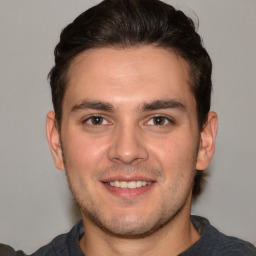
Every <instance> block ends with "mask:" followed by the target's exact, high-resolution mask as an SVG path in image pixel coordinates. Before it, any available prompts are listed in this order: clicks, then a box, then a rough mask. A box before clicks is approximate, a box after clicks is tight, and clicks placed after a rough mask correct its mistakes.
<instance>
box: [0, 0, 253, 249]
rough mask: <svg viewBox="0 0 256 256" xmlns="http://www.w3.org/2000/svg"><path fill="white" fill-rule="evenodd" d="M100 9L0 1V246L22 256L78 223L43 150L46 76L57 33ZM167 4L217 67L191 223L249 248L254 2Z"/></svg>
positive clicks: (184, 0)
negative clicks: (203, 221)
mask: <svg viewBox="0 0 256 256" xmlns="http://www.w3.org/2000/svg"><path fill="white" fill-rule="evenodd" d="M97 2H98V1H96V0H87V1H86V0H75V1H71V0H69V1H68V0H37V1H34V0H23V1H17V0H8V1H5V0H0V65H1V66H0V122H1V125H0V174H1V175H0V242H4V243H7V244H10V245H12V246H13V247H15V248H16V249H23V250H24V251H25V252H26V253H32V252H33V251H35V250H36V249H37V248H39V247H40V246H42V245H44V244H46V243H48V242H50V241H51V239H52V238H54V237H55V236H56V235H58V234H60V233H64V232H67V231H68V230H69V229H70V228H71V227H72V226H73V224H74V223H75V222H76V221H77V219H78V218H79V216H78V215H77V212H76V210H75V203H74V202H73V199H72V196H71V194H70V192H69V188H68V185H67V182H66V177H65V173H64V172H61V171H58V170H56V169H55V166H54V163H53V160H52V157H51V155H50V151H49V149H48V145H47V141H46V136H45V119H46V113H47V112H48V111H49V110H51V109H52V105H51V98H50V87H49V84H48V82H47V74H48V72H49V70H50V68H51V67H52V66H53V49H54V47H55V45H56V44H57V42H58V40H59V34H60V31H61V30H62V29H63V28H64V27H65V26H66V25H67V24H68V23H70V22H71V21H72V20H73V19H74V18H75V17H76V16H77V15H78V14H80V13H81V12H83V11H84V10H85V9H87V8H88V7H90V6H92V5H94V4H95V3H97ZM169 3H173V4H174V5H175V6H176V7H178V8H180V9H182V10H183V11H184V12H185V13H186V14H188V15H189V16H191V17H192V18H193V19H194V20H195V21H196V20H197V17H198V18H199V33H200V34H201V36H202V37H203V40H204V45H205V46H206V48H207V50H208V52H209V54H210V55H211V57H212V61H213V67H214V71H213V84H214V92H213V106H212V109H213V110H215V111H217V113H218V115H219V132H218V138H217V148H216V154H215V157H214V159H213V161H212V164H211V166H210V168H209V170H208V173H209V178H208V184H207V186H206V189H205V191H204V194H203V195H202V196H201V197H200V198H199V200H198V201H197V202H196V203H195V204H194V205H193V209H192V213H194V214H198V215H202V216H205V217H207V218H208V219H209V220H210V221H211V223H212V224H214V225H215V226H216V227H217V228H218V229H219V230H221V231H223V232H225V233H226V234H229V235H234V236H238V237H240V238H243V239H245V240H248V241H250V242H252V243H254V244H256V200H255V199H256V186H255V183H256V163H255V160H256V101H255V97H256V89H255V88H256V85H255V81H256V65H255V60H256V50H255V46H256V15H255V11H256V1H255V0H243V1H241V0H225V1H223V0H214V1H205V0H177V1H169ZM152 207H154V206H153V205H152Z"/></svg>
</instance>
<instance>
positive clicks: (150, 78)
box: [64, 46, 193, 104]
mask: <svg viewBox="0 0 256 256" xmlns="http://www.w3.org/2000/svg"><path fill="white" fill-rule="evenodd" d="M189 79H190V76H189V67H188V64H187V63H186V61H185V60H184V59H182V58H181V57H179V56H177V55H176V54H175V53H173V52H171V51H169V50H166V49H163V48H158V47H154V46H140V47H136V48H135V47H132V48H128V49H116V48H100V49H93V50H89V51H86V52H84V53H82V54H80V55H78V56H77V57H76V58H75V59H74V60H73V62H72V63H71V66H70V70H69V77H68V83H67V90H66V93H65V97H64V101H68V102H67V103H69V104H71V102H72V103H78V102H79V101H82V100H83V99H84V98H87V99H91V100H101V101H115V102H113V103H114V104H115V103H117V102H119V103H123V104H124V103H125V102H126V103H128V104H131V101H132V103H133V104H136V103H138V104H141V101H143V100H144V101H151V100H161V99H163V98H167V97H168V98H169V97H170V98H174V99H176V100H179V101H189V100H190V101H191V100H192V101H193V95H192V93H191V90H190V87H189Z"/></svg>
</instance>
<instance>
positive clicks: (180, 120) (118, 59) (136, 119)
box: [57, 46, 199, 236]
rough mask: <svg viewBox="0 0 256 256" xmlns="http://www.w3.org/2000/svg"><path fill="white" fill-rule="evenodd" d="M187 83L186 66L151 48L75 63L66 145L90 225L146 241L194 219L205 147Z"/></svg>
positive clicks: (102, 53) (100, 52) (95, 53)
mask: <svg viewBox="0 0 256 256" xmlns="http://www.w3.org/2000/svg"><path fill="white" fill-rule="evenodd" d="M189 79H190V78H189V74H188V67H187V64H186V63H185V61H184V60H182V59H181V58H178V57H177V56H176V55H175V54H173V53H171V52H169V51H167V50H165V49H162V48H156V47H153V46H143V47H138V48H130V49H125V50H120V49H112V48H102V49H95V50H90V51H87V52H85V53H83V54H81V55H80V56H78V57H77V58H76V59H75V60H74V61H73V63H72V65H71V70H70V73H69V81H68V86H67V90H66V93H65V97H64V100H63V117H62V124H61V141H62V149H63V155H64V163H65V169H66V173H67V177H68V180H69V183H70V187H71V189H72V192H73V193H74V196H75V198H76V200H77V202H78V204H79V205H80V207H81V212H82V217H83V218H84V220H87V221H88V222H91V223H94V224H97V226H99V227H101V228H103V229H105V230H108V231H109V232H111V233H113V234H115V235H121V236H134V235H138V236H140V235H146V234H149V233H152V232H154V231H155V230H157V229H159V227H161V226H163V225H164V224H166V223H169V222H170V221H171V220H172V219H173V217H174V216H175V215H177V214H178V215H179V214H182V212H184V211H185V212H186V214H189V211H190V203H191V189H192V184H193V179H194V171H195V169H196V164H197V149H198V143H199V131H198V126H197V115H196V103H195V99H194V97H193V95H192V93H191V91H190V89H189V85H188V82H189ZM57 167H58V168H62V164H59V165H58V164H57ZM85 223H86V221H85ZM85 225H86V224H85Z"/></svg>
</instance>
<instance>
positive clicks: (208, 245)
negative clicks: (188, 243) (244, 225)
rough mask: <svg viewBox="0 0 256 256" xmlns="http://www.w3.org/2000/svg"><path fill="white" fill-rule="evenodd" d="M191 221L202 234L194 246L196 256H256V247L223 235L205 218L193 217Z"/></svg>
mask: <svg viewBox="0 0 256 256" xmlns="http://www.w3.org/2000/svg"><path fill="white" fill-rule="evenodd" d="M191 220H192V222H193V224H194V226H195V228H196V229H197V230H198V232H199V233H201V238H200V239H199V241H198V242H197V243H196V244H195V245H194V246H192V247H194V249H196V250H197V254H196V255H211V256H220V255H222V256H229V255H232V256H256V247H255V246H254V245H252V244H251V243H249V242H246V241H244V240H242V239H239V238H236V237H232V236H227V235H225V234H223V233H221V232H220V231H218V230H217V229H216V228H215V227H213V226H212V225H211V224H210V222H209V221H208V220H207V219H205V218H202V217H198V216H192V218H191ZM199 252H200V253H199Z"/></svg>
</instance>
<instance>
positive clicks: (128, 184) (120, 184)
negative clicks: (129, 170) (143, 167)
mask: <svg viewBox="0 0 256 256" xmlns="http://www.w3.org/2000/svg"><path fill="white" fill-rule="evenodd" d="M105 184H107V185H109V186H111V187H115V188H122V189H125V188H128V189H136V188H141V187H145V186H149V185H151V184H152V182H151V181H149V182H148V181H143V180H138V181H135V180H134V181H119V180H116V181H111V182H105Z"/></svg>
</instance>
